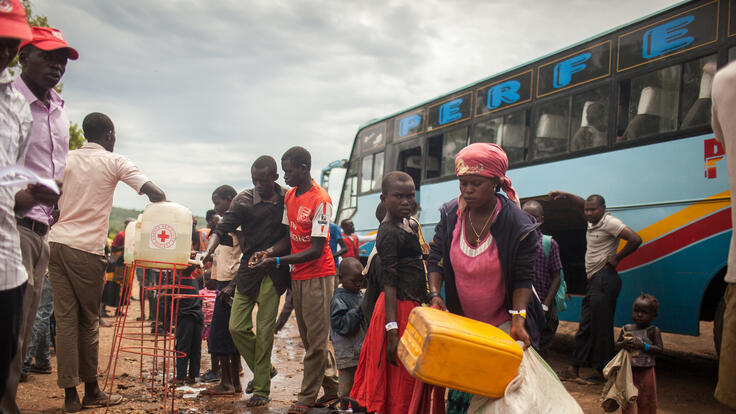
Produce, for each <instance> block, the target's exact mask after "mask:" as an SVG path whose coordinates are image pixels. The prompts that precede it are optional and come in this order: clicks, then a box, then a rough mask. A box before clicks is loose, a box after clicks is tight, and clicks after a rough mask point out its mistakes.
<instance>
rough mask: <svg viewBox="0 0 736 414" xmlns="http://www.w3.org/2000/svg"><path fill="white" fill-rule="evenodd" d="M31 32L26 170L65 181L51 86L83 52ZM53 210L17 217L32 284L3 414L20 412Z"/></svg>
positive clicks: (21, 87) (62, 137)
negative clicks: (18, 395)
mask: <svg viewBox="0 0 736 414" xmlns="http://www.w3.org/2000/svg"><path fill="white" fill-rule="evenodd" d="M32 32H33V39H32V40H30V41H28V40H26V41H23V42H22V43H21V44H20V55H19V61H20V64H21V66H22V68H23V70H22V72H21V74H20V76H19V77H18V78H17V79H15V81H13V86H15V88H16V89H17V90H18V91H19V92H20V93H21V94H22V95H23V96H24V97H25V99H26V100H27V101H28V103H29V104H30V108H31V114H32V116H33V125H32V127H31V132H30V143H29V145H28V152H27V153H26V159H25V166H26V167H28V168H29V169H31V170H33V171H34V172H35V173H36V174H38V175H39V176H41V177H46V178H56V179H61V178H62V174H63V173H64V166H65V165H66V155H67V152H68V151H69V118H68V116H67V114H66V109H65V108H64V100H63V99H61V96H60V95H59V94H58V93H57V92H56V91H54V89H53V88H54V86H56V85H57V84H58V83H59V81H61V77H62V76H63V75H64V71H65V70H66V63H67V59H72V60H75V59H77V58H78V57H79V54H78V53H77V51H76V50H74V49H72V48H71V47H69V45H68V44H67V42H66V41H65V40H64V37H63V36H62V34H61V32H60V31H59V30H57V29H54V28H50V27H33V28H32ZM52 210H53V207H50V206H41V205H37V206H35V207H33V208H32V209H31V210H30V211H29V212H28V213H27V214H26V215H25V216H24V217H22V218H18V219H17V222H18V231H19V233H20V244H21V254H22V256H23V266H24V267H25V268H26V272H27V273H28V285H27V288H26V291H25V294H24V297H23V321H22V324H21V329H20V335H19V339H18V342H19V344H18V352H17V353H16V355H15V358H14V359H13V362H12V363H11V366H10V372H9V374H8V383H7V386H6V389H5V393H4V394H3V398H2V402H0V410H4V411H5V412H7V413H18V412H20V410H19V409H18V406H17V404H16V403H15V395H16V392H17V391H18V381H19V379H20V374H21V368H22V363H23V356H24V355H25V354H26V347H27V343H28V340H29V339H30V336H31V331H32V328H33V322H34V320H35V318H36V308H37V307H38V302H39V299H40V296H41V288H42V287H43V278H44V275H45V274H46V268H47V266H48V262H49V245H48V242H47V233H48V230H49V226H50V225H51V224H52V223H53V218H52V217H51V212H52Z"/></svg>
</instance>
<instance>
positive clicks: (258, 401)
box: [245, 395, 271, 407]
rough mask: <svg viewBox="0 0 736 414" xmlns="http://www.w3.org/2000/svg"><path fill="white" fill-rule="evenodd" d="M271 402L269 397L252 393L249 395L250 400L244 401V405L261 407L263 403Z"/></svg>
mask: <svg viewBox="0 0 736 414" xmlns="http://www.w3.org/2000/svg"><path fill="white" fill-rule="evenodd" d="M270 402H271V399H270V398H267V397H263V396H260V395H254V396H252V397H250V400H248V402H247V403H245V406H246V407H263V406H264V405H266V404H268V403H270Z"/></svg>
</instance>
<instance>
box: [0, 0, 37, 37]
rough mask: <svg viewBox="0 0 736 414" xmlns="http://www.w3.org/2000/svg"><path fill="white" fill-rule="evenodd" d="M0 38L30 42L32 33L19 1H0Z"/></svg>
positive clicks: (24, 10)
mask: <svg viewBox="0 0 736 414" xmlns="http://www.w3.org/2000/svg"><path fill="white" fill-rule="evenodd" d="M0 37H10V38H14V39H20V40H23V41H25V40H31V39H32V38H33V33H31V27H30V26H29V25H28V21H26V9H24V8H23V5H22V4H20V1H19V0H0Z"/></svg>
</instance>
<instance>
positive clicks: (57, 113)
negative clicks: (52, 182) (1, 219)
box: [13, 76, 69, 224]
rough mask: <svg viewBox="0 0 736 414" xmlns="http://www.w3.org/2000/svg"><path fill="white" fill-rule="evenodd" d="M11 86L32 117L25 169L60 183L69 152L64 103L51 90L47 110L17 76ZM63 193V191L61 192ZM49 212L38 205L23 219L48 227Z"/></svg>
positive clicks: (49, 220) (46, 208) (49, 209)
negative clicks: (26, 218) (27, 106)
mask: <svg viewBox="0 0 736 414" xmlns="http://www.w3.org/2000/svg"><path fill="white" fill-rule="evenodd" d="M13 86H15V88H16V89H18V91H19V92H20V93H21V94H22V95H23V96H24V97H25V98H26V100H27V101H28V103H29V104H30V107H31V114H32V115H33V126H32V127H31V138H30V144H29V146H28V153H27V154H26V161H25V166H26V167H28V168H29V169H30V170H32V171H33V172H35V173H36V174H38V175H40V176H41V177H44V178H56V179H61V178H62V175H63V174H64V167H65V166H66V155H67V153H68V152H69V117H68V116H67V114H66V109H65V108H64V100H63V99H61V95H59V94H58V93H56V91H55V90H53V89H52V90H50V91H49V95H50V98H49V107H48V108H47V107H46V105H44V104H43V102H41V101H40V100H39V99H38V98H36V95H34V94H33V92H31V90H30V89H28V86H26V84H25V82H23V79H21V77H20V76H18V77H17V78H16V79H15V80H14V81H13ZM66 190H67V188H66V187H65V188H64V191H66ZM52 210H53V208H52V207H48V206H42V205H37V206H35V207H33V208H32V209H31V210H30V211H29V212H28V213H27V214H26V217H28V218H31V219H33V220H36V221H38V222H41V223H43V224H51V222H52V218H51V211H52Z"/></svg>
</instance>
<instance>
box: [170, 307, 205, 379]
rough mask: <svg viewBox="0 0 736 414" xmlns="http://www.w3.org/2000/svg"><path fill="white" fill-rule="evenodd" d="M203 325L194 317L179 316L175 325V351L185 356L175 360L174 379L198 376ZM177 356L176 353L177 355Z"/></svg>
mask: <svg viewBox="0 0 736 414" xmlns="http://www.w3.org/2000/svg"><path fill="white" fill-rule="evenodd" d="M203 325H204V324H203V323H202V321H201V320H199V319H198V318H196V317H192V316H189V315H180V316H179V320H178V321H177V323H176V350H177V351H180V352H183V353H184V354H185V356H183V357H179V358H176V379H179V380H183V379H184V378H186V376H187V366H188V367H189V378H197V377H198V376H199V367H200V363H201V360H202V327H203ZM177 354H178V353H177Z"/></svg>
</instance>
